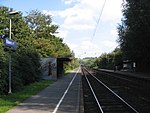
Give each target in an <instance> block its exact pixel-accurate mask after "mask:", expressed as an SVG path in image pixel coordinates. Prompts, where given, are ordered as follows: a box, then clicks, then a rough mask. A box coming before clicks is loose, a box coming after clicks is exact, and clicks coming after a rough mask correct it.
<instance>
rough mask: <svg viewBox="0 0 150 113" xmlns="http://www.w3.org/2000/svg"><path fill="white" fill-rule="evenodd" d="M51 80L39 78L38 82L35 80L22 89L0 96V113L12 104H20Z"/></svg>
mask: <svg viewBox="0 0 150 113" xmlns="http://www.w3.org/2000/svg"><path fill="white" fill-rule="evenodd" d="M52 83H53V81H50V80H41V81H40V82H35V83H33V84H31V85H29V86H25V87H24V88H23V90H21V91H19V92H15V93H12V94H9V95H5V96H0V113H5V112H6V111H8V110H9V109H11V108H13V107H14V106H16V105H18V104H20V103H21V102H23V101H24V100H25V99H27V98H29V97H31V96H33V95H35V94H37V93H38V92H39V91H41V90H42V89H44V88H46V87H47V86H49V85H50V84H52Z"/></svg>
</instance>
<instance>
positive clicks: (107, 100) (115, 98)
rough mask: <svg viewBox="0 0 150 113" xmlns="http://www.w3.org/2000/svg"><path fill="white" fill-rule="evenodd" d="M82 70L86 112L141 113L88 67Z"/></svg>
mask: <svg viewBox="0 0 150 113" xmlns="http://www.w3.org/2000/svg"><path fill="white" fill-rule="evenodd" d="M82 72H83V76H82V80H83V89H84V90H83V94H84V111H85V113H139V112H138V111H137V110H136V109H135V108H134V107H133V106H132V105H130V104H129V103H128V102H126V101H125V100H124V99H123V98H121V97H120V96H119V95H118V94H117V93H116V92H114V91H113V90H112V89H110V88H109V87H108V86H107V85H106V84H104V83H103V82H102V81H101V80H99V79H98V78H97V77H96V76H94V75H93V74H91V73H90V72H89V71H88V70H87V69H86V68H82Z"/></svg>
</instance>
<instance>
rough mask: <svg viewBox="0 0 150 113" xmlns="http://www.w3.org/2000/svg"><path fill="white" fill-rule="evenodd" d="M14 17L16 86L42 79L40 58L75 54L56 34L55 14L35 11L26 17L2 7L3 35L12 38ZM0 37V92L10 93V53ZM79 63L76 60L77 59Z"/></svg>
mask: <svg viewBox="0 0 150 113" xmlns="http://www.w3.org/2000/svg"><path fill="white" fill-rule="evenodd" d="M10 18H11V20H12V39H13V40H14V41H16V42H17V46H18V48H17V50H16V51H15V52H12V53H11V56H12V88H13V91H14V90H20V89H21V87H22V86H24V85H28V84H30V83H32V82H35V81H38V80H40V77H41V73H40V66H41V65H40V57H45V56H46V57H48V56H49V57H56V58H58V57H71V58H72V59H73V61H74V60H75V58H74V53H73V52H71V50H70V48H69V47H68V45H67V44H65V43H63V40H62V38H60V37H56V36H55V34H56V33H57V29H58V26H57V25H53V24H52V19H51V16H49V15H45V14H42V13H41V12H40V11H37V10H35V11H34V10H33V11H31V12H29V13H28V15H27V16H25V17H23V16H22V14H21V12H19V14H17V15H13V16H11V17H10V16H9V8H7V7H0V35H6V36H7V37H9V19H10ZM3 46H4V44H3V40H2V39H1V40H0V94H3V93H7V92H8V52H7V51H4V48H3ZM74 62H75V61H74Z"/></svg>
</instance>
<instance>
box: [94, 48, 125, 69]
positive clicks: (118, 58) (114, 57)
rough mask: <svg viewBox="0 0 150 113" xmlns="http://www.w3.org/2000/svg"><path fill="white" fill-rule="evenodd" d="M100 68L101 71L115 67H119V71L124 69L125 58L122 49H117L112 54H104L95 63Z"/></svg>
mask: <svg viewBox="0 0 150 113" xmlns="http://www.w3.org/2000/svg"><path fill="white" fill-rule="evenodd" d="M95 63H96V64H97V66H98V68H101V69H111V70H112V69H114V67H115V66H117V67H118V70H120V69H122V65H123V56H122V52H121V50H120V48H116V49H115V50H114V51H112V52H110V53H103V54H102V55H101V56H100V57H98V58H97V60H96V61H95Z"/></svg>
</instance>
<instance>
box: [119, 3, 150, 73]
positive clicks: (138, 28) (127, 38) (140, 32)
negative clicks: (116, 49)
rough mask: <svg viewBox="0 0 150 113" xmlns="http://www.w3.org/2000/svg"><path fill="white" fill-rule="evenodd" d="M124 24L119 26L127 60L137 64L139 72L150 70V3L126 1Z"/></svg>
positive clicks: (120, 41)
mask: <svg viewBox="0 0 150 113" xmlns="http://www.w3.org/2000/svg"><path fill="white" fill-rule="evenodd" d="M123 7H124V9H123V11H122V12H123V19H122V24H120V25H119V26H118V33H119V38H118V42H119V43H120V47H121V50H122V52H123V55H124V56H125V59H126V60H132V61H135V62H136V63H137V70H138V71H149V70H150V65H149V63H150V59H149V58H150V52H149V51H150V38H149V37H150V10H149V9H150V1H149V0H140V1H137V0H126V2H124V4H123Z"/></svg>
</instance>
